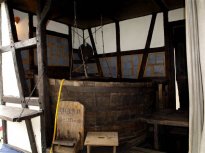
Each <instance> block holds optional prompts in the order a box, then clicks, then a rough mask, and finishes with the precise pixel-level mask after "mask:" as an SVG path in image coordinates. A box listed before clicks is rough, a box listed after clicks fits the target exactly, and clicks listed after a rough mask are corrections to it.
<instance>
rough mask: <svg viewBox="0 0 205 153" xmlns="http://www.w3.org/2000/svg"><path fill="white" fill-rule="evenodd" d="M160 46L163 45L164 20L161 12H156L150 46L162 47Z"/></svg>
mask: <svg viewBox="0 0 205 153" xmlns="http://www.w3.org/2000/svg"><path fill="white" fill-rule="evenodd" d="M162 46H164V21H163V13H158V14H157V18H156V22H155V26H154V31H153V35H152V40H151V44H150V47H151V48H155V47H162Z"/></svg>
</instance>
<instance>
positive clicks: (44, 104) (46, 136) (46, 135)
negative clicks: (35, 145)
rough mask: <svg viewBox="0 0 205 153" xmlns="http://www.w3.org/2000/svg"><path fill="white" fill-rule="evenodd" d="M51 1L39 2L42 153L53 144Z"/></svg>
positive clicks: (38, 48)
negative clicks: (49, 39)
mask: <svg viewBox="0 0 205 153" xmlns="http://www.w3.org/2000/svg"><path fill="white" fill-rule="evenodd" d="M51 1H52V0H47V1H46V2H45V5H43V1H42V0H38V1H37V3H38V7H37V28H36V37H37V59H38V81H39V101H40V108H41V109H42V110H43V111H44V114H43V115H42V116H41V143H42V152H46V147H47V145H48V144H50V143H51V140H52V134H51V126H50V125H51V124H50V123H51V120H50V115H51V114H50V105H49V96H48V94H49V93H48V80H47V76H46V71H47V43H46V23H47V21H48V15H49V11H50V7H51Z"/></svg>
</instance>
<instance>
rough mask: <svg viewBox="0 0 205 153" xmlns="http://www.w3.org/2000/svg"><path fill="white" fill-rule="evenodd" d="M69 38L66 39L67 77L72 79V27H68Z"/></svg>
mask: <svg viewBox="0 0 205 153" xmlns="http://www.w3.org/2000/svg"><path fill="white" fill-rule="evenodd" d="M68 30H69V37H68V51H69V75H70V79H71V78H72V71H73V41H72V27H71V26H69V28H68Z"/></svg>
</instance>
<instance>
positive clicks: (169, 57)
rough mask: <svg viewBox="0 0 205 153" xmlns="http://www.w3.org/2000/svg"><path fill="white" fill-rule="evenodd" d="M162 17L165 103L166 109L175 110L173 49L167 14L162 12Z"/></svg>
mask: <svg viewBox="0 0 205 153" xmlns="http://www.w3.org/2000/svg"><path fill="white" fill-rule="evenodd" d="M163 16H164V39H165V41H164V42H165V48H166V49H165V69H166V77H167V79H168V80H169V83H168V91H169V92H168V101H166V104H165V107H166V108H169V109H171V108H173V109H175V108H176V98H175V68H174V67H175V66H174V49H173V50H172V49H171V43H172V41H171V40H170V34H171V33H170V30H171V29H170V27H169V21H168V12H163Z"/></svg>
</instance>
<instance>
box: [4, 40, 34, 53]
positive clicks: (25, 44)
mask: <svg viewBox="0 0 205 153" xmlns="http://www.w3.org/2000/svg"><path fill="white" fill-rule="evenodd" d="M33 46H36V37H34V38H30V39H28V40H22V41H19V42H16V43H14V49H16V50H20V49H28V48H31V47H33ZM12 47H13V46H12V45H9V46H3V47H1V48H0V51H1V53H5V52H8V51H11V50H12Z"/></svg>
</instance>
